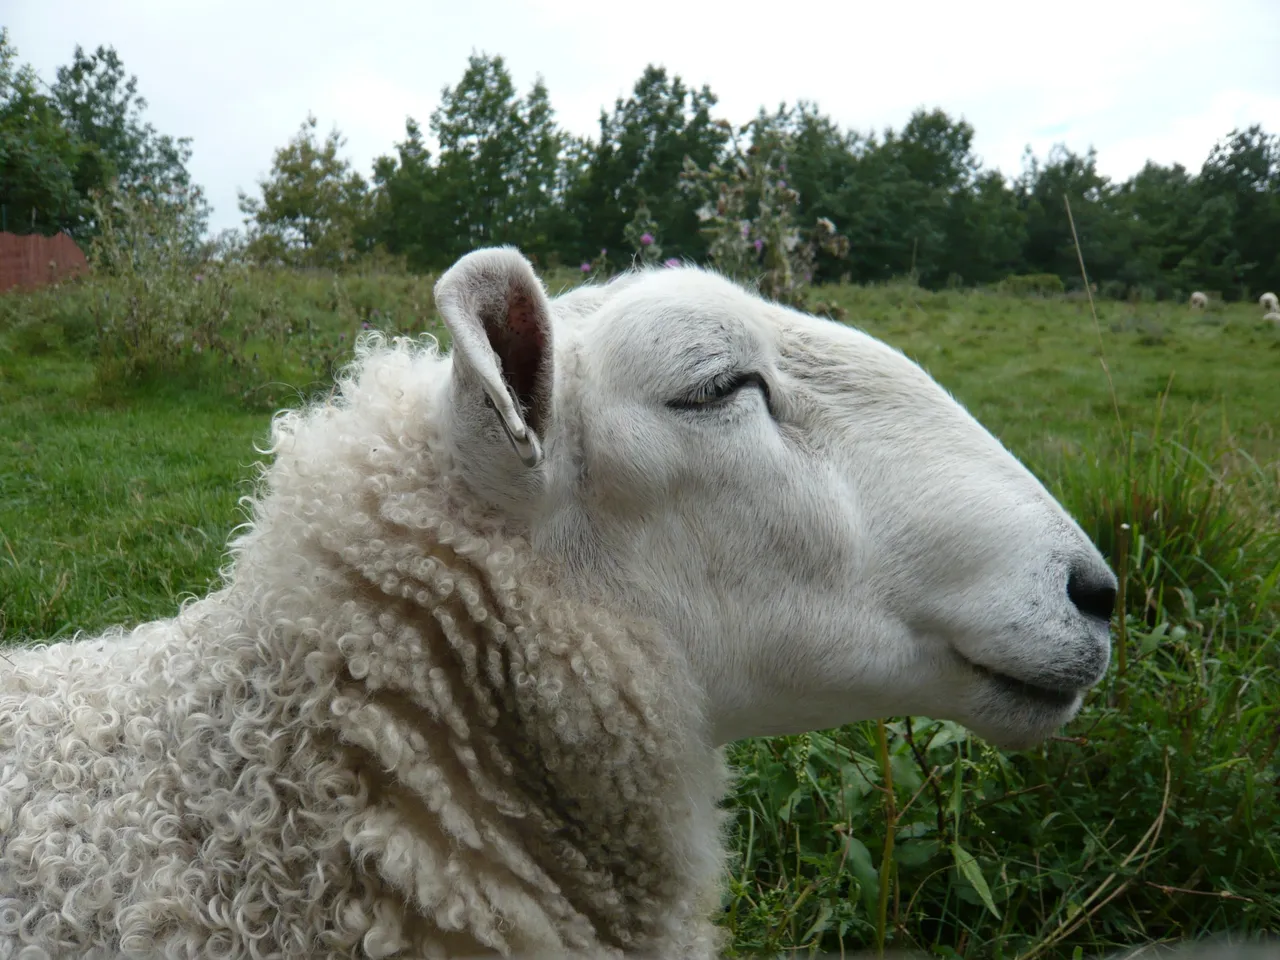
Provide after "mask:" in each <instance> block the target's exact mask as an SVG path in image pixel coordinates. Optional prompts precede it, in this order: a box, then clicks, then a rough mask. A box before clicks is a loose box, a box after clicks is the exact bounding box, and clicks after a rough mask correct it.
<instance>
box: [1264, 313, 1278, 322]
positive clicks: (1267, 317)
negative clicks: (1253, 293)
mask: <svg viewBox="0 0 1280 960" xmlns="http://www.w3.org/2000/svg"><path fill="white" fill-rule="evenodd" d="M1262 319H1263V320H1270V321H1271V322H1272V323H1280V310H1271V311H1269V312H1267V313H1264V314H1263V315H1262Z"/></svg>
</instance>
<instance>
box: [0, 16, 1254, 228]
mask: <svg viewBox="0 0 1280 960" xmlns="http://www.w3.org/2000/svg"><path fill="white" fill-rule="evenodd" d="M0 24H2V25H4V26H7V27H8V28H9V34H10V42H11V43H12V44H14V45H15V46H16V47H17V48H18V59H19V61H20V62H23V63H30V64H31V65H32V66H34V67H35V69H36V70H37V71H38V72H39V74H40V75H41V77H42V78H43V79H45V80H46V81H52V80H53V79H54V71H55V69H56V68H57V67H58V66H60V65H62V64H66V63H68V62H70V60H71V58H72V56H73V53H74V50H75V46H76V44H80V45H81V46H83V47H84V48H86V50H92V49H94V48H96V47H97V46H98V45H99V44H103V45H109V46H114V47H115V48H116V51H117V52H118V53H119V55H120V57H121V59H122V60H123V62H124V65H125V67H126V69H127V70H128V71H129V72H130V73H133V74H135V75H136V76H137V77H138V88H139V92H140V93H141V94H142V95H143V96H144V97H145V98H146V99H147V101H148V108H147V111H146V114H145V116H146V119H147V120H148V121H149V122H151V123H152V124H153V125H154V126H155V127H156V129H157V130H159V131H160V132H162V133H168V134H172V135H174V136H189V137H191V138H192V140H193V143H192V148H193V155H192V158H191V161H190V163H189V168H190V170H191V173H192V175H193V177H194V179H195V181H196V182H197V183H199V184H201V185H202V186H203V187H204V189H205V191H206V194H207V196H208V199H209V201H210V203H211V204H212V206H213V214H212V217H211V218H210V228H211V229H212V230H213V231H215V232H216V231H218V230H221V229H224V228H228V227H238V226H241V225H242V223H243V217H242V215H241V214H240V212H239V209H238V207H237V202H236V197H237V190H247V191H250V192H255V191H256V190H257V186H256V185H257V182H258V181H259V180H260V179H261V178H263V177H265V176H266V175H267V173H268V171H269V169H270V166H271V159H272V153H273V151H274V150H275V149H276V148H278V147H280V146H283V145H284V144H285V143H287V142H288V140H289V138H290V137H292V136H293V135H294V134H295V133H296V132H297V130H298V128H299V126H300V125H301V124H302V122H303V120H305V118H306V117H307V115H308V113H312V114H314V115H315V116H316V118H317V120H318V123H319V127H320V132H321V133H326V132H328V131H329V130H331V129H333V128H335V127H336V128H337V129H338V130H339V131H340V132H341V133H342V134H343V135H344V136H345V137H346V146H345V148H344V155H345V156H347V157H348V158H349V159H350V160H351V161H352V163H353V165H354V167H355V168H356V169H357V170H359V171H360V172H361V173H363V174H365V175H366V176H368V174H369V171H370V168H371V164H372V162H373V159H374V158H375V157H377V156H378V155H380V154H384V153H390V152H392V151H393V149H394V145H395V143H396V142H397V141H399V140H402V139H403V137H404V124H405V118H406V117H413V118H415V119H417V120H418V121H420V122H421V124H422V126H423V129H424V131H425V130H426V128H427V122H428V119H429V117H430V115H431V112H432V111H433V110H434V109H435V107H436V106H437V105H438V103H439V101H440V93H441V90H442V89H443V88H444V87H446V86H452V85H453V84H455V83H457V81H458V79H459V78H460V77H461V76H462V73H463V71H464V70H465V69H466V65H467V57H468V56H469V55H470V54H471V53H472V52H484V53H489V54H500V55H501V56H502V57H503V58H504V59H505V60H506V63H507V66H508V69H509V70H510V71H511V74H512V77H513V79H514V81H515V83H516V85H517V87H518V88H519V90H520V91H521V92H522V93H523V92H525V91H527V90H528V88H529V87H530V86H531V85H532V84H533V82H534V80H535V78H536V77H538V76H541V77H542V78H543V80H544V82H545V83H546V85H547V88H548V90H549V93H550V96H551V102H552V105H553V106H554V108H555V110H556V114H557V117H558V119H559V121H560V123H561V125H562V126H564V127H565V128H567V129H568V130H570V131H572V132H575V133H579V134H584V135H591V134H594V133H596V132H597V131H598V122H599V114H600V110H601V109H602V108H611V107H612V106H613V103H614V101H615V100H616V99H617V98H618V97H625V96H627V95H628V94H629V93H630V91H631V88H632V86H633V85H634V83H635V81H636V80H637V79H638V78H639V76H640V75H641V73H642V72H643V70H644V68H645V66H646V65H647V64H649V63H656V64H661V65H663V66H665V67H666V68H667V70H668V72H669V73H674V74H678V75H680V76H681V77H682V78H683V79H684V80H685V82H686V83H687V84H688V85H690V86H701V85H702V84H704V83H706V84H709V85H710V86H711V89H712V90H713V91H714V92H715V93H716V95H717V96H718V97H719V104H718V107H717V115H719V116H723V117H725V118H727V119H729V120H731V121H733V122H734V123H743V122H745V121H747V120H749V119H750V118H751V117H752V116H753V115H754V114H755V113H756V111H757V109H758V108H759V107H761V106H765V107H767V108H769V109H773V108H774V107H776V106H777V105H778V104H779V103H781V102H786V103H788V104H792V103H794V102H795V101H797V100H801V99H804V100H811V101H814V102H816V103H817V104H818V106H819V108H820V109H822V110H823V112H825V113H827V114H828V115H829V116H830V117H831V118H832V119H833V120H835V121H836V122H837V123H839V124H840V125H841V126H842V127H844V128H846V129H854V130H858V131H860V132H863V133H867V132H871V131H875V132H883V130H884V129H885V128H886V127H892V128H894V129H900V128H901V127H902V125H903V124H904V123H905V122H906V121H907V119H908V118H909V117H910V115H911V112H912V111H913V110H915V109H917V108H920V107H924V108H928V109H931V108H934V107H940V108H942V109H943V110H945V111H947V112H948V113H949V114H950V115H951V116H952V117H954V118H963V119H964V120H966V121H968V123H969V124H971V125H972V126H973V128H974V130H975V136H974V150H975V153H977V155H978V156H979V157H981V159H982V160H983V162H984V164H985V165H986V166H987V167H989V168H992V167H994V168H999V169H1000V170H1002V171H1003V172H1004V173H1005V174H1006V175H1008V176H1016V175H1017V174H1018V172H1019V171H1020V170H1021V165H1022V153H1023V150H1024V148H1025V147H1027V146H1028V145H1029V146H1030V147H1031V149H1032V150H1033V151H1034V152H1035V153H1036V154H1037V155H1038V156H1040V157H1044V156H1045V155H1046V154H1047V153H1048V151H1049V148H1050V147H1051V146H1052V145H1053V144H1054V143H1058V142H1062V143H1065V144H1066V145H1067V146H1068V147H1069V148H1070V149H1072V150H1074V151H1077V152H1083V151H1085V150H1087V149H1088V148H1089V147H1090V146H1092V147H1094V148H1096V150H1097V153H1098V167H1099V169H1100V170H1101V172H1102V173H1104V174H1105V175H1107V176H1110V177H1112V178H1114V179H1124V178H1127V177H1128V176H1130V175H1131V174H1133V173H1135V172H1136V171H1138V170H1139V169H1141V167H1142V165H1143V164H1144V163H1145V162H1146V161H1147V160H1148V159H1150V160H1154V161H1156V162H1159V163H1162V164H1170V163H1175V162H1177V163H1182V164H1184V165H1185V166H1188V167H1189V168H1191V169H1193V170H1198V169H1199V167H1200V164H1201V163H1203V161H1204V159H1205V157H1207V156H1208V153H1209V150H1210V148H1211V147H1212V146H1213V144H1214V143H1215V142H1216V141H1217V140H1219V139H1221V138H1222V137H1224V136H1225V135H1226V134H1227V133H1229V132H1230V131H1231V129H1232V128H1234V127H1246V126H1249V125H1251V124H1254V123H1260V124H1262V125H1263V127H1264V128H1265V129H1266V130H1267V131H1268V132H1270V133H1280V0H1070V2H1065V3H1031V2H1027V0H1016V2H1015V0H968V2H956V0H912V2H906V3H895V2H891V0H877V2H862V0H834V2H826V0H821V2H820V0H808V2H806V0H784V2H778V3H757V2H754V0H735V2H730V0H679V2H676V3H672V2H657V3H650V4H645V3H641V2H635V0H632V2H618V3H610V2H607V0H605V2H593V3H582V2H578V3H572V2H569V0H522V2H518V0H470V2H468V0H454V2H451V3H444V2H439V0H419V2H411V0H403V2H398V0H381V2H378V0H364V2H361V3H351V2H346V3H339V2H330V0H307V2H305V3H302V2H286V0H257V2H246V0H111V2H104V0H0Z"/></svg>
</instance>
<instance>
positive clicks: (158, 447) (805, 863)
mask: <svg viewBox="0 0 1280 960" xmlns="http://www.w3.org/2000/svg"><path fill="white" fill-rule="evenodd" d="M189 282H190V284H191V286H190V290H188V289H187V288H186V287H183V286H181V284H177V283H176V282H175V284H174V285H171V289H170V294H171V297H170V298H169V299H167V300H163V301H162V302H161V303H160V306H157V307H156V309H155V311H153V313H152V314H150V315H148V316H149V317H150V319H146V318H143V319H144V320H146V322H147V323H151V324H153V325H155V324H158V325H159V326H157V327H156V329H155V330H152V331H151V332H150V333H148V334H147V336H151V337H152V338H153V340H154V341H155V343H165V342H168V341H167V340H165V337H166V336H167V335H168V328H167V327H165V326H164V325H163V320H162V319H157V317H159V316H160V315H161V314H162V313H163V312H164V311H166V310H168V311H174V310H177V311H179V312H183V316H185V317H187V318H188V320H189V322H188V323H187V325H186V328H185V329H186V331H187V332H188V334H190V332H191V331H195V330H197V329H198V328H199V325H200V323H201V322H205V321H206V320H207V325H217V324H219V323H220V324H223V325H224V326H225V329H223V330H221V332H220V333H219V336H225V338H226V339H227V341H228V342H232V341H234V343H235V344H236V345H235V346H234V349H232V348H228V350H229V351H230V354H234V356H235V357H237V358H238V364H237V366H236V367H234V368H232V367H231V366H230V365H229V364H221V365H220V361H218V359H217V358H216V357H214V356H212V355H211V354H212V353H213V352H214V351H209V353H208V354H202V355H200V356H185V355H184V357H181V358H178V359H177V360H174V359H173V358H172V357H170V358H169V360H167V361H164V362H163V363H162V362H161V361H160V360H155V362H154V363H153V362H152V360H154V358H147V357H144V360H146V361H147V363H144V364H142V365H141V366H137V365H135V366H134V367H129V365H128V361H129V357H128V356H127V355H126V354H127V351H126V352H125V353H119V352H116V353H113V352H112V350H111V349H110V344H105V343H104V340H103V339H102V335H100V333H99V330H100V329H102V328H104V327H105V326H108V325H109V322H110V323H115V322H118V323H120V324H123V323H124V322H125V321H126V320H128V321H129V322H135V321H136V322H137V323H141V322H142V321H140V320H137V318H138V317H139V316H141V313H140V312H139V311H141V312H142V313H145V310H144V309H143V308H139V307H137V305H136V304H135V305H134V306H133V307H129V308H128V309H127V310H126V308H124V307H122V306H121V304H122V303H127V302H129V291H126V290H120V289H117V288H115V287H112V285H111V283H110V282H108V281H98V280H93V281H90V282H86V283H83V284H77V285H73V286H70V287H67V288H64V289H62V290H58V291H45V292H41V293H37V294H32V295H25V294H6V295H0V641H8V642H11V641H14V640H17V639H20V638H31V637H65V636H69V635H71V634H73V633H74V632H75V631H76V630H78V629H85V630H95V629H98V628H101V627H104V626H107V625H109V624H112V623H117V622H126V623H130V622H136V621H139V620H142V619H146V618H151V617H156V616H162V615H166V614H168V613H170V612H171V611H172V610H173V609H174V607H175V605H176V604H177V603H178V602H179V601H180V600H181V599H182V597H183V596H185V595H188V594H191V593H195V594H202V593H204V592H205V591H206V590H207V589H208V587H209V585H210V583H211V582H213V580H214V578H215V577H216V573H217V568H218V566H219V564H220V563H221V562H222V559H223V548H224V545H225V542H226V539H227V536H228V534H229V532H230V531H231V529H232V528H233V526H234V525H235V524H236V523H238V522H239V521H240V520H241V519H242V516H241V514H240V513H239V509H238V507H237V500H238V498H239V497H241V496H243V495H244V494H246V493H247V492H249V489H250V486H249V484H250V482H251V480H252V478H253V475H254V474H253V468H252V465H253V463H254V462H255V460H256V459H257V455H256V453H255V451H254V445H255V443H260V442H261V441H262V440H263V439H264V438H265V435H266V428H267V424H268V421H269V416H270V412H271V410H272V409H273V408H274V407H276V406H279V405H284V404H287V403H290V402H296V401H297V399H298V398H299V397H301V396H304V395H305V394H306V392H307V391H315V390H318V389H323V387H324V385H325V384H326V383H327V382H328V377H329V374H330V372H331V371H332V369H333V367H334V365H335V364H336V363H340V362H341V361H342V360H343V358H344V357H345V356H346V355H347V352H348V351H349V347H350V343H351V341H352V339H353V338H354V337H355V336H356V335H357V334H358V333H359V331H360V329H362V328H363V327H364V325H365V324H369V325H371V326H378V327H386V326H390V327H392V328H394V329H397V330H402V331H415V332H416V331H417V330H419V329H431V325H432V324H433V323H434V321H433V320H432V319H431V303H430V295H429V291H430V280H429V278H425V279H424V278H406V277H403V276H396V277H386V278H379V277H376V276H372V277H370V276H366V277H354V278H349V279H344V280H337V279H334V278H331V277H326V276H322V275H297V274H288V275H283V274H269V273H262V272H258V273H255V274H253V275H246V276H240V277H238V278H235V277H225V278H216V277H211V278H208V279H204V278H202V280H201V281H200V283H199V284H196V283H195V281H189ZM566 282H569V281H566ZM822 293H823V296H825V297H828V298H833V299H835V300H837V301H838V302H839V303H840V304H841V305H842V306H844V307H845V308H846V310H847V311H848V314H849V318H850V322H851V323H853V324H855V325H857V326H859V327H862V328H863V329H865V330H867V331H868V332H870V333H872V334H874V335H876V336H879V337H881V338H882V339H884V340H886V341H888V342H889V343H891V344H893V345H895V346H898V347H900V348H902V349H903V350H905V351H906V352H907V353H908V354H909V355H911V356H912V357H913V358H915V359H916V360H918V361H919V362H921V363H922V364H923V365H924V366H925V367H926V368H927V369H928V370H929V372H930V373H931V374H933V375H934V376H935V377H936V378H937V379H938V380H939V381H940V382H941V383H942V384H943V385H945V386H946V387H947V388H949V389H950V390H952V391H953V392H954V394H955V395H956V396H957V397H958V398H959V399H960V400H961V401H962V402H963V403H965V404H966V405H967V406H968V407H969V408H970V409H971V410H972V412H973V413H974V414H975V415H976V416H977V417H978V418H979V419H980V420H981V421H983V422H984V423H985V424H986V425H987V426H988V427H989V428H990V429H992V430H993V432H995V433H996V434H997V435H998V436H999V437H1001V439H1003V440H1004V441H1005V443H1006V444H1007V445H1008V446H1009V447H1010V448H1011V449H1012V450H1013V451H1014V452H1015V453H1016V454H1018V455H1019V456H1021V457H1022V458H1023V459H1024V460H1025V461H1026V462H1027V463H1028V464H1029V465H1030V466H1031V467H1032V468H1033V469H1034V470H1036V471H1037V472H1038V473H1039V474H1040V475H1041V476H1042V477H1044V478H1045V479H1046V481H1047V482H1048V483H1049V484H1050V485H1051V487H1053V488H1054V489H1055V490H1057V491H1058V492H1059V493H1060V494H1061V495H1062V497H1063V498H1064V501H1065V502H1066V503H1067V505H1068V506H1069V507H1070V508H1071V509H1072V510H1073V512H1075V513H1076V515H1077V516H1078V517H1079V518H1080V520H1081V522H1082V524H1084V526H1085V527H1086V529H1088V530H1089V531H1090V532H1091V533H1092V534H1093V535H1094V536H1095V537H1096V538H1097V540H1098V542H1099V544H1100V545H1101V546H1102V547H1103V548H1104V549H1105V550H1107V551H1108V552H1109V554H1110V555H1111V557H1112V561H1113V564H1114V565H1116V566H1117V567H1120V566H1121V565H1123V569H1124V572H1125V584H1126V604H1125V605H1126V610H1127V616H1126V617H1125V618H1124V619H1123V621H1119V620H1118V622H1117V626H1118V628H1119V630H1120V632H1121V636H1122V637H1123V644H1122V646H1123V649H1124V654H1123V655H1122V656H1118V657H1117V665H1116V667H1115V669H1113V670H1112V671H1111V675H1110V676H1109V678H1108V680H1107V681H1106V682H1105V683H1104V684H1103V685H1102V687H1101V688H1100V689H1099V690H1097V691H1096V692H1095V694H1094V695H1092V696H1091V698H1090V701H1089V703H1088V705H1087V706H1086V709H1085V711H1084V713H1083V714H1082V716H1081V718H1080V719H1078V720H1077V721H1076V722H1075V723H1074V724H1073V725H1072V727H1071V728H1069V729H1068V730H1067V731H1066V734H1067V736H1066V738H1064V739H1062V740H1059V741H1054V742H1051V743H1049V744H1047V745H1045V746H1044V747H1043V748H1040V749H1038V750H1035V751H1028V752H1026V753H1022V754H1017V755H1013V754H1009V755H1006V754H1001V753H999V752H996V751H994V750H992V749H990V748H989V747H987V746H986V745H985V744H983V743H981V742H980V741H977V740H973V739H970V738H968V737H967V736H966V735H965V734H964V732H963V731H962V730H960V729H959V728H956V727H955V726H954V725H951V724H947V723H942V722H935V721H932V720H929V719H927V718H912V719H911V720H910V721H907V720H905V719H902V720H898V721H894V722H891V723H887V724H885V725H883V726H879V725H876V724H858V725H854V726H851V727H848V728H844V729H841V730H838V731H827V732H824V733H822V734H813V735H810V736H804V737H788V738H777V739H772V740H761V741H750V742H747V743H743V744H739V745H737V746H735V748H734V756H735V759H736V761H737V762H738V764H739V766H740V769H741V770H742V776H741V779H740V783H739V786H738V789H737V792H736V794H735V796H734V798H733V800H732V803H733V805H734V808H735V810H736V812H737V820H736V825H735V829H736V831H737V834H736V844H737V850H738V853H739V857H738V859H737V861H736V862H735V863H734V865H733V877H732V880H731V882H730V884H729V888H728V891H727V894H726V900H725V918H724V922H725V923H726V924H728V925H729V926H730V927H731V929H732V931H733V934H734V943H735V949H736V950H738V951H740V952H742V953H744V954H746V953H756V952H766V951H775V952H776V951H780V950H792V949H801V948H804V949H808V948H810V947H821V948H822V949H825V950H837V951H838V950H840V949H842V948H843V949H849V950H854V949H859V948H865V947H867V946H875V945H876V944H877V943H879V942H884V943H887V944H890V945H892V946H894V947H895V948H899V949H901V948H910V949H921V950H932V951H935V952H936V953H937V954H938V955H941V956H963V957H974V958H977V957H1012V956H1023V957H1030V956H1047V957H1056V956H1064V957H1065V956H1071V955H1072V951H1073V949H1074V948H1076V947H1080V948H1082V949H1083V950H1084V951H1085V953H1086V954H1088V953H1093V952H1094V951H1102V950H1104V949H1108V948H1111V947H1114V946H1116V945H1127V944H1133V943H1140V942H1145V941H1148V940H1152V939H1157V938H1174V937H1191V936H1200V935H1203V934H1207V933H1221V932H1228V931H1230V932H1235V933H1241V934H1256V933H1260V932H1265V931H1272V932H1275V931H1276V929H1277V927H1278V926H1280V802H1278V801H1277V793H1280V790H1278V789H1277V786H1278V783H1277V781H1278V779H1280V766H1278V764H1277V744H1278V741H1280V680H1278V678H1277V674H1276V668H1277V659H1278V658H1277V652H1278V648H1277V644H1276V636H1277V630H1278V629H1280V628H1278V623H1280V587H1277V579H1278V578H1280V521H1278V520H1277V517H1278V516H1280V438H1278V437H1277V435H1276V429H1275V428H1276V411H1277V410H1280V328H1277V327H1276V325H1274V324H1270V323H1268V322H1265V321H1263V320H1262V319H1261V311H1260V310H1258V309H1257V308H1256V306H1254V305H1241V306H1230V307H1220V306H1219V307H1214V308H1211V309H1210V310H1209V311H1208V312H1206V313H1193V312H1191V311H1189V310H1188V309H1187V308H1186V307H1185V306H1183V305H1178V304H1168V303H1156V304H1149V303H1142V304H1127V303H1114V302H1105V303H1100V304H1099V305H1098V313H1099V320H1100V326H1099V328H1097V329H1095V325H1094V321H1093V318H1092V316H1091V314H1090V311H1089V306H1088V304H1087V303H1086V302H1085V301H1082V300H1070V299H1066V298H1063V297H1057V298H1045V299H1041V298H1030V299H1018V298H1013V297H1008V296H1005V295H1002V294H998V293H991V292H962V291H946V292H940V293H930V292H928V291H925V290H921V289H919V288H917V287H914V286H911V285H907V284H892V285H887V286H882V287H875V288H852V287H838V288H829V289H826V290H824V291H823V292H822ZM113 297H114V299H113ZM144 306H145V305H144ZM129 310H132V311H133V312H132V313H129V312H128V311H129ZM121 311H124V312H121ZM184 311H185V312H184ZM130 317H132V318H133V320H129V318H130ZM207 318H213V319H212V320H208V319H207ZM113 329H114V328H113ZM130 329H134V328H130ZM148 329H150V328H148ZM208 329H210V330H211V329H212V326H209V327H208ZM206 332H208V331H206ZM162 335H163V336H162ZM139 342H142V341H141V340H140V341H139ZM208 342H212V341H208ZM1100 346H1101V349H1102V352H1103V355H1104V356H1105V360H1106V364H1107V367H1108V369H1109V370H1110V375H1111V379H1112V381H1113V382H1114V395H1113V393H1112V390H1111V387H1110V386H1109V385H1108V377H1107V375H1106V373H1105V372H1104V370H1103V367H1102V365H1101V364H1100V362H1099V349H1100ZM139 349H141V348H139ZM156 349H157V350H160V349H161V348H159V347H157V348H156ZM230 354H229V355H230ZM158 355H159V354H157V356H158ZM165 363H168V366H165ZM148 364H150V365H148ZM267 383H270V384H274V386H272V387H270V388H264V386H263V385H264V384H267ZM1122 522H1126V523H1129V524H1130V526H1131V528H1132V532H1131V534H1130V538H1129V540H1127V541H1126V545H1125V546H1124V548H1123V549H1124V553H1123V554H1121V553H1120V552H1119V551H1120V549H1121V546H1120V544H1119V542H1118V537H1119V536H1120V534H1119V530H1120V524H1121V523H1122ZM1122 561H1123V564H1122Z"/></svg>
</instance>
